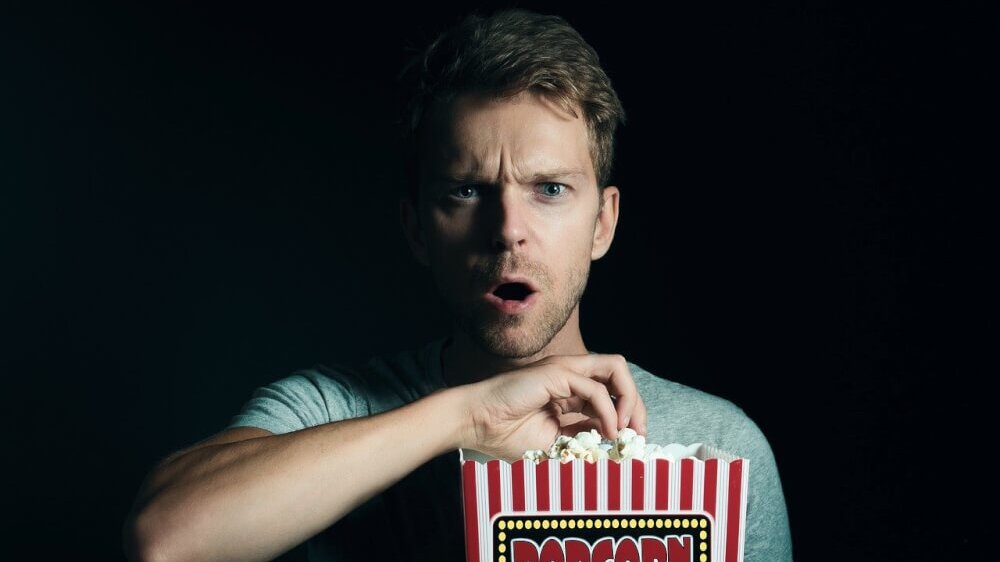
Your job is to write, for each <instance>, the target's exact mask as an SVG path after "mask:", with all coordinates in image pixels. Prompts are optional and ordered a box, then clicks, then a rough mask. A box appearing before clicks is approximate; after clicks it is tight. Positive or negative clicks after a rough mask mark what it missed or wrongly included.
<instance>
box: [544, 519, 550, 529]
mask: <svg viewBox="0 0 1000 562" xmlns="http://www.w3.org/2000/svg"><path fill="white" fill-rule="evenodd" d="M542 528H543V529H548V528H549V520H548V519H546V520H545V521H542Z"/></svg>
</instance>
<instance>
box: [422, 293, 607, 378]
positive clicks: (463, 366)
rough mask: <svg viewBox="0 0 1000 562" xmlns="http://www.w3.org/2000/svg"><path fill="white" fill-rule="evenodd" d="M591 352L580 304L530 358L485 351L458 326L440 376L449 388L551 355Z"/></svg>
mask: <svg viewBox="0 0 1000 562" xmlns="http://www.w3.org/2000/svg"><path fill="white" fill-rule="evenodd" d="M587 353H589V351H588V350H587V346H586V345H584V343H583V336H582V334H580V305H579V304H577V306H576V308H575V309H573V312H572V314H571V315H570V317H569V319H568V320H567V321H566V324H565V325H564V326H563V328H562V329H561V330H560V331H559V332H558V333H557V334H556V335H555V336H554V337H553V338H552V339H551V340H550V341H549V343H548V344H546V345H545V347H543V348H542V349H540V350H538V351H537V352H536V353H533V354H532V355H529V356H527V357H514V358H511V357H501V356H498V355H494V354H492V353H490V352H489V351H488V350H486V349H483V348H482V347H481V346H480V345H479V344H478V343H476V341H475V340H473V339H472V338H470V337H469V335H468V334H467V333H466V332H465V331H464V330H462V329H460V328H459V327H458V326H457V325H456V326H454V328H453V331H452V335H451V337H450V338H449V339H448V342H447V343H446V344H445V347H444V349H443V350H442V352H441V374H442V375H443V376H444V380H445V383H446V384H447V385H448V386H449V387H452V386H458V385H462V384H471V383H476V382H479V381H483V380H486V379H488V378H490V377H492V376H494V375H497V374H500V373H504V372H507V371H511V370H514V369H517V368H520V367H523V366H525V365H530V364H531V363H534V362H536V361H540V360H542V359H545V358H546V357H549V356H552V355H585V354H587Z"/></svg>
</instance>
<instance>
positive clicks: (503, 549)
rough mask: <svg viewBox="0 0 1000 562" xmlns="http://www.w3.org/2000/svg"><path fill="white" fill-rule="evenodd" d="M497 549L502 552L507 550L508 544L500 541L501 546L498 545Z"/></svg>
mask: <svg viewBox="0 0 1000 562" xmlns="http://www.w3.org/2000/svg"><path fill="white" fill-rule="evenodd" d="M497 550H499V551H500V552H507V545H505V544H504V543H500V546H498V547H497Z"/></svg>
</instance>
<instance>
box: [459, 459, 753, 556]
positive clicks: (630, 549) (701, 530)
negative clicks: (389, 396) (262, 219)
mask: <svg viewBox="0 0 1000 562" xmlns="http://www.w3.org/2000/svg"><path fill="white" fill-rule="evenodd" d="M459 458H460V462H461V470H462V505H463V512H464V513H463V516H464V518H465V548H466V556H465V558H466V561H467V562H606V561H608V560H614V561H622V560H629V561H631V562H653V561H656V562H679V561H682V560H683V561H685V562H695V561H697V562H708V561H715V562H740V561H742V560H743V539H744V529H745V525H746V505H747V500H746V498H747V479H748V476H749V461H748V460H747V459H743V458H737V457H735V456H734V455H731V454H729V453H725V452H723V451H720V450H718V449H716V448H714V447H710V446H706V445H701V446H700V447H699V448H698V449H697V453H696V455H695V456H694V457H687V458H683V459H679V460H670V459H654V460H649V461H643V460H638V459H631V460H626V461H623V462H621V463H619V462H617V461H614V460H609V459H602V460H598V461H596V462H588V461H585V460H582V459H572V460H569V461H567V462H560V461H558V460H554V459H547V460H542V461H541V462H539V463H537V464H536V463H535V462H533V461H530V460H524V459H521V460H518V461H515V462H514V463H508V462H507V461H505V460H502V459H495V458H492V457H488V456H485V455H483V454H482V453H479V452H478V451H473V450H471V449H464V450H460V452H459Z"/></svg>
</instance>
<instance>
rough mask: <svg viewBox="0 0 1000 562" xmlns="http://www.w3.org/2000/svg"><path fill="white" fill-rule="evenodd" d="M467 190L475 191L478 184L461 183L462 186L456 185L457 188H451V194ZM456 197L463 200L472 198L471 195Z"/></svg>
mask: <svg viewBox="0 0 1000 562" xmlns="http://www.w3.org/2000/svg"><path fill="white" fill-rule="evenodd" d="M466 190H471V191H473V192H475V190H476V186H474V185H461V186H458V187H456V188H455V189H452V190H451V194H452V195H455V194H457V193H460V192H464V191H466ZM455 198H456V199H460V200H463V201H464V200H466V199H470V197H460V196H456V197H455Z"/></svg>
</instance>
